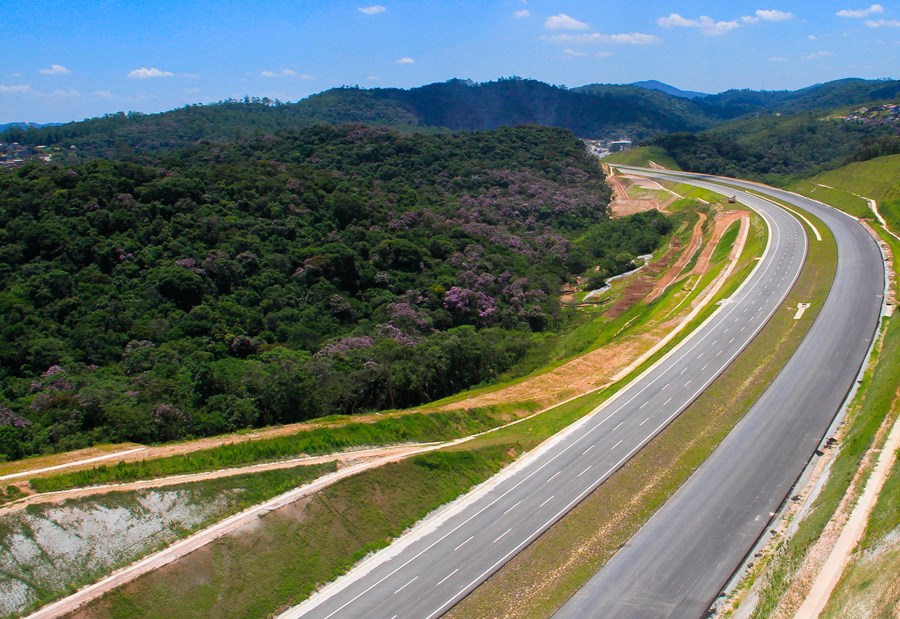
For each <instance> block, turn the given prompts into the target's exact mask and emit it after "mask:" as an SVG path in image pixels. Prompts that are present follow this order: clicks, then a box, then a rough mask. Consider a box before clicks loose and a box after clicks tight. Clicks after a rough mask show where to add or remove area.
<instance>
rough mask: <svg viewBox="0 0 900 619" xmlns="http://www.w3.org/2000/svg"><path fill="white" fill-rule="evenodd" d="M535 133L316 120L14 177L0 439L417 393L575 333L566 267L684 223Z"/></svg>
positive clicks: (4, 281)
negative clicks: (642, 208) (408, 130)
mask: <svg viewBox="0 0 900 619" xmlns="http://www.w3.org/2000/svg"><path fill="white" fill-rule="evenodd" d="M608 201H609V190H608V188H607V186H606V184H605V182H604V178H603V176H602V173H601V171H600V170H599V166H597V164H596V161H595V160H593V159H592V158H590V157H589V156H588V155H586V154H585V152H584V148H583V146H582V144H581V142H580V141H578V140H576V139H575V138H574V137H573V136H572V135H571V134H570V133H568V132H566V131H563V130H558V129H548V128H540V127H522V128H518V129H500V130H496V131H491V132H483V133H461V134H445V135H424V134H401V133H397V132H394V131H392V130H388V129H385V128H367V127H362V126H340V127H329V126H315V127H310V128H308V129H304V130H302V131H299V132H291V133H286V134H284V135H282V136H280V137H260V138H255V139H246V140H241V141H237V142H229V143H218V144H204V145H200V146H196V147H194V148H191V149H188V150H185V151H180V152H177V153H170V154H167V155H166V156H165V157H163V158H161V159H159V160H156V161H155V162H153V163H150V164H144V165H139V164H135V163H129V162H122V161H107V160H93V161H90V162H88V163H86V164H83V165H73V166H59V165H50V166H48V165H43V164H31V165H28V166H26V167H24V168H21V169H19V170H16V171H12V172H4V173H0V290H2V292H0V389H2V391H0V453H2V454H5V455H6V456H7V457H15V456H21V455H23V454H27V453H33V452H39V451H46V450H52V449H64V448H65V449H68V448H74V447H80V446H84V445H87V444H91V443H95V442H98V441H107V440H114V441H118V440H137V441H160V440H168V439H173V438H179V437H184V436H189V435H205V434H211V433H218V432H223V431H228V430H234V429H238V428H244V427H253V426H262V425H268V424H273V423H286V422H293V421H298V420H304V419H309V418H313V417H317V416H321V415H327V414H332V413H356V412H360V411H366V410H373V409H381V408H389V407H399V406H408V405H414V404H417V403H420V402H425V401H428V400H432V399H435V398H440V397H443V396H446V395H448V394H451V393H454V392H456V391H458V390H460V389H463V388H465V387H467V386H470V385H474V384H478V383H481V382H485V381H490V380H492V379H493V378H494V377H495V376H497V375H498V374H499V373H501V372H503V371H505V370H507V369H509V368H511V367H513V366H514V365H515V364H516V363H518V362H519V361H520V360H521V359H522V358H523V355H525V353H526V352H527V351H528V349H529V347H530V346H532V342H533V341H534V338H533V337H532V334H534V333H537V332H542V331H546V330H550V329H556V328H559V327H560V326H561V325H562V324H563V323H564V321H565V320H566V316H564V315H562V314H561V313H560V309H559V304H558V292H559V289H560V286H561V284H562V283H563V282H564V281H565V280H566V279H567V278H569V277H571V276H572V275H573V274H579V273H582V272H585V271H587V270H590V271H591V272H593V267H594V265H600V266H601V268H602V271H601V274H603V273H605V274H607V275H612V274H614V273H617V272H620V271H622V270H624V269H627V268H628V263H629V260H630V257H631V256H633V255H636V254H641V253H646V252H649V251H652V250H653V249H654V248H655V247H657V246H658V245H659V244H660V242H661V241H662V239H663V238H664V236H665V235H666V234H667V233H668V232H669V230H670V227H671V224H670V222H669V221H668V219H667V218H666V217H665V216H663V215H660V214H658V213H653V214H641V215H639V216H635V217H632V218H626V219H622V220H616V221H611V220H609V219H608V218H607V211H606V207H607V204H608Z"/></svg>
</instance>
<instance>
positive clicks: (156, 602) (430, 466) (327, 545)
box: [69, 446, 521, 619]
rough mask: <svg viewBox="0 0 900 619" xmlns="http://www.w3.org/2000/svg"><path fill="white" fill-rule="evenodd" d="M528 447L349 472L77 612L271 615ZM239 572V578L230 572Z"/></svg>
mask: <svg viewBox="0 0 900 619" xmlns="http://www.w3.org/2000/svg"><path fill="white" fill-rule="evenodd" d="M520 453H521V452H520V451H519V450H517V449H516V448H514V447H509V446H495V447H486V448H481V449H472V450H467V451H458V452H452V453H443V452H438V453H431V454H424V455H419V456H414V457H412V458H409V459H407V460H404V461H402V462H397V463H393V464H387V465H385V466H382V467H379V468H377V469H373V470H370V471H367V472H365V473H363V474H361V475H356V476H353V477H349V478H346V479H343V480H341V481H339V482H337V483H335V484H333V485H331V486H329V487H327V488H325V489H323V490H322V491H321V492H318V493H316V494H315V495H313V496H311V497H309V498H308V499H302V500H300V501H297V502H296V503H293V504H291V505H290V506H287V507H285V508H282V509H280V510H278V511H276V512H272V513H270V514H267V515H266V516H264V517H262V518H260V519H258V520H257V521H256V522H254V523H253V524H252V525H250V526H246V527H244V528H242V529H240V530H239V531H237V532H236V533H235V534H233V535H228V536H226V537H224V538H220V539H218V540H216V541H214V542H212V543H211V544H209V545H207V546H205V547H204V548H201V549H199V550H197V551H195V552H193V553H191V554H190V555H188V556H186V557H183V558H182V559H180V560H179V561H177V562H176V563H174V564H170V565H168V566H166V567H163V568H161V569H159V570H156V571H154V572H152V573H150V574H147V575H145V576H142V577H141V578H139V579H137V580H135V581H132V582H131V583H129V584H126V585H124V586H123V587H121V588H119V589H116V590H115V591H113V592H111V593H110V594H108V595H106V596H105V597H103V598H101V599H100V600H97V601H96V602H93V603H91V604H89V605H88V606H87V607H85V608H83V609H81V610H79V611H77V612H75V613H73V614H71V615H69V616H70V617H117V618H122V619H124V618H128V617H141V618H147V619H149V618H152V617H160V618H163V617H165V618H168V617H174V616H178V617H204V618H205V617H222V618H223V619H225V618H229V617H235V618H238V617H240V618H248V617H268V616H271V615H273V614H275V613H277V612H278V611H280V610H283V609H285V608H287V607H288V606H289V605H293V604H296V603H299V602H300V601H301V600H302V599H304V598H306V597H308V596H309V594H310V593H311V592H312V591H313V589H314V588H315V587H316V586H318V585H321V584H324V583H326V582H328V581H330V580H332V579H334V578H335V577H336V576H338V575H339V574H341V573H343V572H344V571H346V570H347V569H349V568H350V567H351V566H352V565H353V564H354V563H356V562H357V561H358V560H359V559H361V558H363V557H364V556H366V555H367V554H369V553H370V552H374V551H376V550H378V549H380V548H383V547H384V546H386V545H387V544H388V543H390V541H391V539H393V538H394V537H397V536H398V535H400V534H401V533H403V531H404V530H405V529H406V528H408V527H410V526H412V525H413V524H415V523H416V522H417V521H419V520H421V519H422V518H423V517H424V516H425V515H426V514H428V513H429V512H430V511H432V510H434V509H436V508H437V507H439V506H441V505H443V504H445V503H447V502H448V501H451V500H453V499H454V498H456V497H457V496H459V495H461V494H463V493H464V492H466V491H467V490H469V489H470V488H471V487H472V486H473V485H475V484H477V483H480V482H481V481H484V480H486V479H488V478H490V477H491V476H492V475H494V474H495V473H496V472H498V471H499V470H500V469H501V468H502V467H503V466H505V465H507V464H509V463H510V462H512V460H513V459H515V457H517V456H518V455H519V454H520ZM233 574H240V578H238V579H234V578H231V577H229V575H233Z"/></svg>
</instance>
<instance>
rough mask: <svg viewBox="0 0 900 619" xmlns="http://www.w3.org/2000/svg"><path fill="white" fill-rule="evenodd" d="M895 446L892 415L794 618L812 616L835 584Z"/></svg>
mask: <svg viewBox="0 0 900 619" xmlns="http://www.w3.org/2000/svg"><path fill="white" fill-rule="evenodd" d="M898 449H900V419H895V420H894V424H893V428H892V429H891V433H890V434H889V435H888V438H887V441H885V444H884V447H883V448H882V449H881V453H879V454H878V462H877V464H876V465H875V470H873V471H872V475H871V476H870V477H869V480H868V481H867V482H866V487H865V489H864V490H863V493H862V495H861V496H860V497H859V501H858V502H857V504H856V507H854V508H853V512H852V513H851V514H850V518H849V519H848V520H847V522H846V524H845V525H844V527H843V529H842V530H841V534H840V537H838V539H837V543H835V545H834V547H833V548H832V549H831V553H830V554H829V555H828V558H827V559H826V561H825V565H824V566H823V567H822V569H821V570H820V571H819V574H818V575H817V576H816V579H815V581H814V582H813V585H812V589H810V592H809V594H807V596H806V599H805V600H804V601H803V604H802V605H801V606H800V608H799V609H798V610H797V613H796V615H795V617H797V618H798V619H806V618H810V619H815V618H816V617H818V616H819V614H820V613H821V612H822V610H824V608H825V605H826V604H827V603H828V599H829V598H830V597H831V592H832V591H833V590H834V587H835V585H837V582H838V580H839V579H840V577H841V574H842V573H843V571H844V568H845V567H846V566H847V563H848V562H849V560H850V556H851V555H852V553H853V549H854V548H856V545H857V544H858V543H859V540H861V539H862V536H863V533H864V532H865V530H866V523H867V522H868V520H869V514H870V513H871V511H872V508H873V507H875V502H876V501H877V500H878V497H879V495H880V494H881V489H882V488H883V487H884V482H885V481H886V480H887V478H888V475H889V474H890V472H891V467H892V466H893V465H894V460H895V459H896V454H897V450H898Z"/></svg>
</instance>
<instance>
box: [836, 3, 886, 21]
mask: <svg viewBox="0 0 900 619" xmlns="http://www.w3.org/2000/svg"><path fill="white" fill-rule="evenodd" d="M876 13H877V14H879V15H880V14H881V13H884V7H883V6H881V5H880V4H873V5H872V6H870V7H869V8H867V9H843V10H841V11H838V12H837V13H836V15H837V16H838V17H852V18H855V19H859V18H860V17H868V16H869V15H875V14H876Z"/></svg>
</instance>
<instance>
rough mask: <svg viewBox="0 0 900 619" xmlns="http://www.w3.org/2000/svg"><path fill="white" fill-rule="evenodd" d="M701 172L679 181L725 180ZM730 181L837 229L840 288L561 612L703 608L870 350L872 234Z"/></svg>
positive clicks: (876, 276)
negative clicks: (781, 364) (733, 420)
mask: <svg viewBox="0 0 900 619" xmlns="http://www.w3.org/2000/svg"><path fill="white" fill-rule="evenodd" d="M632 171H633V170H631V169H629V172H632ZM642 173H646V171H645V172H642ZM647 175H650V174H647ZM652 175H653V176H654V177H656V178H665V176H660V175H658V174H652ZM698 178H702V177H691V178H690V179H685V178H683V177H682V178H681V179H680V180H681V181H682V182H689V183H691V184H694V185H700V186H705V187H709V188H714V187H715V184H719V183H721V182H723V179H719V178H715V177H708V178H706V179H705V181H704V180H698ZM727 182H728V183H729V184H733V185H738V186H741V187H745V188H749V189H753V190H756V191H764V192H765V193H767V194H769V195H774V196H776V197H778V198H781V199H783V200H785V201H787V202H789V203H792V204H794V205H797V206H800V207H802V208H804V209H806V210H808V211H810V212H812V213H813V214H815V215H816V216H817V217H819V218H820V219H821V220H822V221H823V222H824V223H825V225H827V226H828V228H830V229H831V231H832V233H833V234H834V236H835V240H836V242H837V246H838V267H837V273H836V275H835V279H834V282H833V285H832V290H831V292H830V294H829V295H828V298H827V300H826V302H825V304H824V306H823V307H822V310H821V312H820V314H819V316H818V317H817V318H816V321H815V323H814V324H813V326H812V328H811V330H810V332H809V334H808V335H807V337H806V338H805V339H804V341H803V343H802V344H801V345H800V347H799V348H798V350H797V351H796V353H795V354H794V355H793V357H792V358H791V360H790V361H789V362H788V364H787V365H786V366H785V368H784V369H783V370H782V372H781V373H780V374H779V375H778V377H777V378H776V379H775V380H774V381H773V382H772V384H771V385H770V386H769V388H768V389H767V390H766V392H765V393H764V394H763V396H762V397H761V398H760V399H759V400H758V401H757V403H756V404H755V405H754V406H753V407H752V408H751V410H750V411H749V412H748V413H747V415H746V416H745V417H744V418H743V419H742V420H741V422H740V423H739V424H738V425H737V426H736V427H735V429H734V430H733V431H732V432H731V433H730V434H729V435H728V437H726V439H725V440H724V441H723V442H722V443H721V445H720V446H719V447H718V448H717V449H716V451H715V452H714V453H713V454H712V455H711V456H710V457H709V458H708V459H707V460H706V462H705V463H704V464H703V465H702V466H701V467H700V468H699V469H698V470H697V471H696V472H695V473H694V475H692V476H691V478H690V479H689V480H688V481H687V482H686V483H685V484H684V485H683V486H682V487H681V488H680V489H679V490H678V492H677V493H676V494H675V495H674V496H673V497H672V499H671V500H669V501H668V502H667V503H666V504H665V505H664V506H663V508H662V509H660V510H659V511H658V512H657V513H656V514H655V515H654V516H653V517H652V518H651V519H650V520H649V521H648V522H647V523H646V525H645V526H644V527H643V528H642V529H641V530H640V531H639V532H638V533H637V534H636V535H635V536H634V538H632V540H631V541H630V542H629V543H628V544H626V545H625V546H624V547H623V548H622V549H621V550H620V551H619V552H618V553H617V554H616V555H615V556H614V557H613V558H612V559H611V560H610V561H609V562H608V563H607V564H606V565H605V566H604V567H603V568H602V569H601V570H600V571H599V572H598V573H597V574H596V575H595V576H594V577H593V578H592V579H591V580H590V581H589V582H588V583H587V584H586V585H585V586H584V587H583V588H582V589H581V590H580V591H579V592H578V593H577V594H576V595H575V596H574V597H573V598H572V599H570V600H569V602H568V603H567V604H566V605H565V606H563V608H562V609H560V611H559V612H558V613H557V614H556V615H555V616H556V617H557V618H559V619H569V618H576V617H577V618H578V619H585V618H590V617H603V618H604V619H607V618H617V617H622V618H625V617H627V618H629V619H650V618H657V617H689V618H697V617H703V616H706V614H707V612H708V610H709V609H710V608H711V606H712V605H713V603H714V600H715V598H716V597H717V595H718V593H719V592H720V591H721V590H722V589H723V588H724V586H725V585H726V584H727V582H728V581H729V580H730V578H731V576H732V575H733V574H734V572H735V570H737V569H738V568H739V566H740V565H741V563H742V562H743V560H744V557H746V556H747V554H748V553H749V552H750V550H751V549H752V548H753V546H754V545H755V543H756V540H757V539H759V537H760V536H761V535H765V534H766V532H767V528H768V526H769V522H770V520H771V517H772V516H773V514H774V512H776V511H777V510H778V509H779V507H780V506H781V505H782V503H783V502H784V501H785V500H786V499H787V495H788V493H789V492H790V490H791V487H792V486H793V485H794V484H795V483H796V481H797V479H798V478H799V476H800V475H801V473H802V471H803V469H804V468H805V466H806V465H807V463H808V462H809V461H810V459H811V458H812V457H813V454H814V452H815V450H816V448H817V447H818V446H819V444H820V443H821V441H822V439H823V437H824V434H825V432H826V431H827V430H828V428H829V426H830V424H831V423H832V420H833V419H834V417H835V415H836V414H837V412H838V411H839V409H840V408H841V406H842V404H843V402H844V400H845V397H846V396H847V394H848V392H849V391H850V389H851V387H852V386H853V383H854V381H855V380H856V378H857V375H858V372H859V370H860V368H861V365H862V363H863V361H864V359H865V357H866V354H867V351H868V349H869V347H870V344H871V341H872V338H873V336H874V333H875V329H876V327H877V324H878V317H879V314H880V311H881V306H882V302H883V296H882V295H883V291H884V276H883V273H884V271H883V262H882V257H881V254H880V252H879V249H878V247H877V245H876V244H875V242H874V241H873V239H872V237H871V236H870V235H869V233H868V232H866V231H865V230H864V229H863V227H862V226H861V225H859V223H858V222H856V221H855V220H854V219H852V218H850V217H847V216H845V215H843V214H841V213H839V212H837V211H835V210H833V209H830V208H826V207H824V206H822V205H820V204H818V203H816V202H814V201H812V200H808V199H806V198H802V197H799V196H796V195H794V194H790V193H788V192H783V191H779V190H774V189H771V188H764V187H762V186H759V185H756V184H752V183H745V182H741V181H732V180H730V179H729V180H728V181H727ZM812 242H815V241H812Z"/></svg>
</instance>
